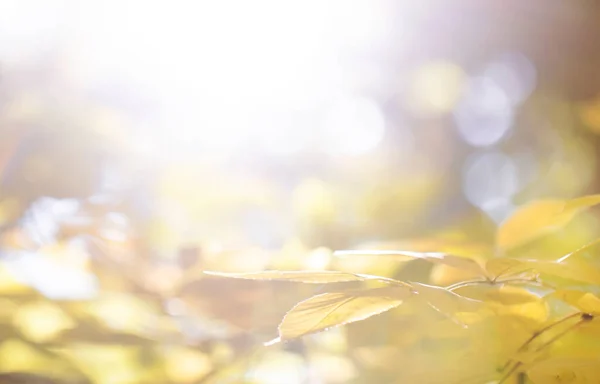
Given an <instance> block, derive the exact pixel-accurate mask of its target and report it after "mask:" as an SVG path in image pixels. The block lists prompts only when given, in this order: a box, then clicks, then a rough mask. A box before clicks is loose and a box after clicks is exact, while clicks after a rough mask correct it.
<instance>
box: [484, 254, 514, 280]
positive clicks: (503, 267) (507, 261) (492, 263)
mask: <svg viewBox="0 0 600 384" xmlns="http://www.w3.org/2000/svg"><path fill="white" fill-rule="evenodd" d="M517 267H522V261H521V260H517V259H511V258H508V257H494V258H493V259H489V260H488V261H487V262H486V263H485V269H486V270H487V272H488V274H489V275H490V276H492V277H493V278H495V279H497V278H499V277H502V276H504V275H508V274H511V273H518V272H512V271H513V269H515V270H516V268H517Z"/></svg>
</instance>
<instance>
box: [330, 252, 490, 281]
mask: <svg viewBox="0 0 600 384" xmlns="http://www.w3.org/2000/svg"><path fill="white" fill-rule="evenodd" d="M334 255H336V256H390V257H393V258H394V259H396V260H397V261H409V260H414V259H423V260H427V261H429V262H432V263H435V264H442V265H447V266H450V267H453V268H457V269H461V270H463V271H469V272H472V273H473V274H475V275H477V276H487V274H486V271H485V270H484V269H483V267H481V265H479V263H477V261H475V260H473V259H469V258H466V257H460V256H454V255H448V254H446V253H442V252H413V251H391V250H390V251H386V250H364V251H363V250H357V251H336V252H335V253H334Z"/></svg>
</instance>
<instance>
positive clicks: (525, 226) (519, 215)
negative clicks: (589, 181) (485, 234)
mask: <svg viewBox="0 0 600 384" xmlns="http://www.w3.org/2000/svg"><path fill="white" fill-rule="evenodd" d="M599 203H600V195H590V196H584V197H580V198H577V199H573V200H559V199H546V200H539V201H534V202H532V203H529V204H527V205H525V206H524V207H522V208H520V209H519V210H517V211H516V212H515V213H514V214H513V215H512V216H510V217H509V218H508V219H507V220H505V221H504V222H503V223H502V224H501V225H500V228H498V233H497V235H496V246H497V247H498V248H500V249H503V250H508V249H510V248H514V247H517V246H520V245H524V244H525V243H527V242H529V241H532V240H534V239H536V238H538V237H540V236H542V235H546V234H548V233H550V232H552V231H555V230H557V229H560V228H561V227H563V226H565V225H567V224H568V223H569V222H570V221H571V219H573V217H575V215H576V214H577V213H579V212H581V211H582V210H584V209H586V208H590V207H592V206H594V205H597V204H599Z"/></svg>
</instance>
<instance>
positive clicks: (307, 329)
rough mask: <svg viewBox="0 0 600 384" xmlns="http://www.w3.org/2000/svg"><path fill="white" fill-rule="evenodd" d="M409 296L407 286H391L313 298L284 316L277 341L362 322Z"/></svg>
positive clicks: (326, 294) (333, 293)
mask: <svg viewBox="0 0 600 384" xmlns="http://www.w3.org/2000/svg"><path fill="white" fill-rule="evenodd" d="M410 295H411V290H410V289H409V288H408V287H396V286H395V287H384V288H373V289H366V290H357V291H348V292H331V293H324V294H321V295H317V296H313V297H311V298H309V299H307V300H304V301H301V302H300V303H298V304H297V305H296V306H295V307H294V308H292V309H291V310H290V311H289V312H288V313H287V314H286V315H285V317H284V318H283V320H282V322H281V324H280V325H279V340H289V339H294V338H297V337H301V336H304V335H308V334H311V333H315V332H319V331H322V330H325V329H327V328H330V327H335V326H338V325H343V324H348V323H352V322H355V321H360V320H364V319H366V318H368V317H371V316H374V315H377V314H380V313H382V312H385V311H388V310H390V309H392V308H394V307H397V306H399V305H400V304H401V303H402V301H403V300H404V299H406V298H407V297H409V296H410ZM279 340H278V341H279Z"/></svg>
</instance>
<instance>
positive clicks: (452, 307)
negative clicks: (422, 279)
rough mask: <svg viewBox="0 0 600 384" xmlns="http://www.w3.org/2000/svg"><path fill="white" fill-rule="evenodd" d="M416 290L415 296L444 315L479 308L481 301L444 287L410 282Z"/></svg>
mask: <svg viewBox="0 0 600 384" xmlns="http://www.w3.org/2000/svg"><path fill="white" fill-rule="evenodd" d="M411 284H412V287H413V289H414V290H415V291H416V292H417V294H418V295H417V296H416V298H422V299H424V300H426V301H427V303H429V305H431V306H432V307H433V308H434V309H436V310H438V311H440V312H441V313H443V314H446V315H450V316H451V315H453V314H455V313H458V312H472V311H476V310H478V309H480V308H481V306H482V304H483V303H482V302H481V301H478V300H473V299H469V298H466V297H464V296H460V295H457V294H456V293H454V292H450V291H448V290H446V289H444V288H441V287H436V286H433V285H426V284H420V283H411Z"/></svg>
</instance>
